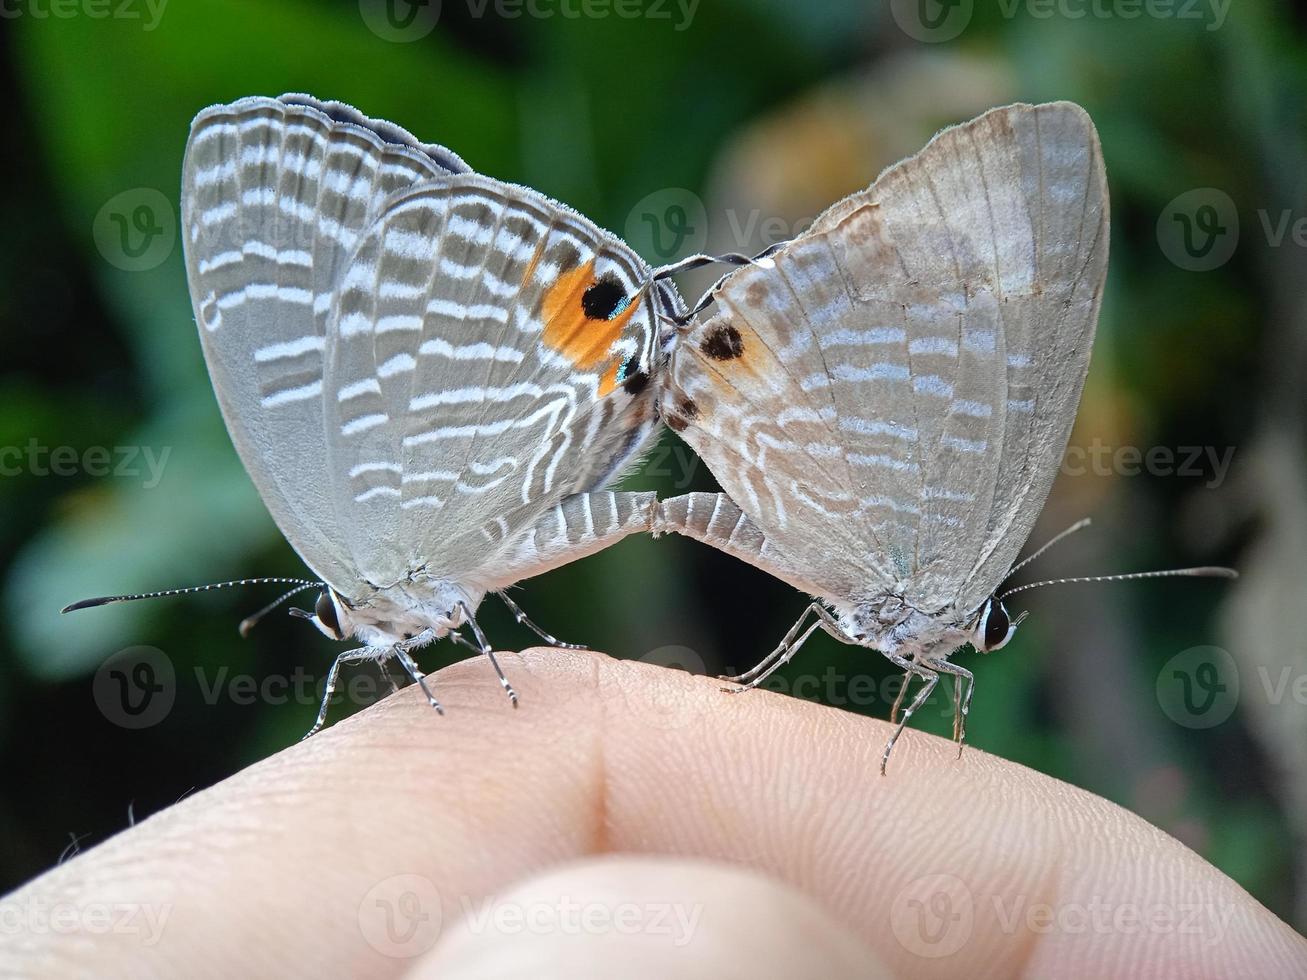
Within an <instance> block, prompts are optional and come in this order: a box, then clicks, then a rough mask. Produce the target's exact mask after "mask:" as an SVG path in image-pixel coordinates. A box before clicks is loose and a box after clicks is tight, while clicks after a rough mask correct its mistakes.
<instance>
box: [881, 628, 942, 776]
mask: <svg viewBox="0 0 1307 980" xmlns="http://www.w3.org/2000/svg"><path fill="white" fill-rule="evenodd" d="M886 656H887V657H888V658H889V660H890V662H891V663H892V664H894V666H896V667H898V668H900V669H902V670H904V671H906V672H908V673H911V674H915V675H916V676H918V677H920V678H921V679H922V681H923V682H924V683H923V684H922V685H921V690H919V691H918V692H917V695H916V697H914V698H913V699H912V702H911V703H910V704H909V705H908V707H907V709H906V710H905V711H904V712H903V718H902V719H901V720H900V721H899V724H898V727H897V728H895V729H894V734H893V735H891V736H890V737H889V741H888V742H886V743H885V754H884V755H882V756H881V758H880V774H881V775H882V776H883V775H885V766H886V764H888V762H889V754H890V752H892V751H893V750H894V743H895V742H897V741H898V740H899V736H900V735H902V734H903V729H905V728H907V727H908V722H909V721H910V720H911V719H912V715H913V714H914V713H915V712H916V710H917V709H918V708H920V707H921V706H922V705H923V704H925V703H926V700H927V699H928V698H929V697H930V696H931V694H933V693H934V691H935V685H936V684H938V683H939V674H938V673H936V672H935V671H934V670H932V669H931V668H930V666H929V665H928V664H918V663H913V662H912V661H910V660H907V659H905V658H903V657H900V656H898V655H897V654H886ZM905 686H906V684H905Z"/></svg>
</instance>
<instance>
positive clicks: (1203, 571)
mask: <svg viewBox="0 0 1307 980" xmlns="http://www.w3.org/2000/svg"><path fill="white" fill-rule="evenodd" d="M1238 577H1239V573H1238V572H1236V571H1235V570H1234V569H1233V568H1222V567H1220V566H1217V565H1203V566H1200V567H1198V568H1168V569H1164V570H1162V571H1159V572H1127V573H1126V574H1124V575H1086V576H1081V577H1079V578H1050V579H1047V580H1045V581H1043V582H1031V583H1029V584H1028V585H1018V586H1017V587H1016V588H1015V589H1008V590H1007V591H1006V592H1004V593H1002V594H1001V595H1000V596H999V597H998V598H999V600H1000V601H1001V600H1003V599H1006V598H1007V597H1008V596H1010V595H1016V594H1017V593H1018V592H1025V591H1026V590H1028V589H1039V588H1042V587H1044V586H1045V585H1070V584H1072V583H1080V582H1128V581H1130V580H1131V579H1137V578H1238Z"/></svg>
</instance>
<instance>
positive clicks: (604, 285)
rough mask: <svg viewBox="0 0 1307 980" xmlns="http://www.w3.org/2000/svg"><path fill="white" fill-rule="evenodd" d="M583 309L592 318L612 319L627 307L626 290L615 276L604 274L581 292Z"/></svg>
mask: <svg viewBox="0 0 1307 980" xmlns="http://www.w3.org/2000/svg"><path fill="white" fill-rule="evenodd" d="M581 309H582V310H583V311H584V312H585V315H586V316H587V317H588V318H589V319H591V320H611V319H612V318H613V317H614V316H616V315H617V314H618V313H620V312H622V310H624V309H626V291H625V290H624V289H623V288H622V284H621V283H620V282H618V281H617V279H616V278H615V277H613V276H612V275H607V276H604V277H603V278H602V279H600V280H599V281H598V282H596V283H595V284H594V285H593V286H591V287H590V288H589V289H587V290H586V291H585V292H584V293H582V294H581Z"/></svg>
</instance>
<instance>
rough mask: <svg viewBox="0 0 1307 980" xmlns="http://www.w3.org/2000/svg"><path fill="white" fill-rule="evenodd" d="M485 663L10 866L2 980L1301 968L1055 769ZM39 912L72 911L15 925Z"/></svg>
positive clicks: (833, 717) (1274, 940)
mask: <svg viewBox="0 0 1307 980" xmlns="http://www.w3.org/2000/svg"><path fill="white" fill-rule="evenodd" d="M502 662H503V664H504V668H505V670H506V671H507V672H508V674H509V676H510V677H511V678H512V679H513V682H514V684H515V685H516V686H517V688H518V690H519V691H520V692H521V695H522V703H521V706H520V708H519V709H518V710H516V711H513V710H512V709H511V708H509V706H508V704H507V701H506V699H505V698H504V695H503V691H502V690H501V689H500V687H499V685H498V684H497V683H496V682H495V679H494V676H493V674H492V672H491V671H490V668H489V666H488V665H487V664H486V663H485V662H484V660H483V659H481V658H474V659H472V660H469V661H465V662H463V663H460V664H458V665H455V666H453V667H450V668H448V669H447V670H444V671H441V672H440V673H439V674H437V675H435V677H434V682H435V685H436V687H435V689H436V690H437V691H438V692H439V694H440V697H441V699H442V701H443V702H444V704H445V705H446V708H447V714H446V715H445V717H443V718H440V717H437V716H436V715H435V714H434V712H432V711H431V709H430V708H429V707H428V706H427V705H426V703H425V701H424V700H422V698H421V696H420V692H418V691H417V690H416V689H415V688H412V687H410V688H406V689H405V690H403V691H402V692H400V693H399V694H397V695H394V696H392V697H388V698H386V699H385V700H383V701H382V702H380V703H378V704H377V705H375V706H373V707H371V708H369V709H368V710H366V711H363V712H361V713H359V714H357V715H355V716H354V717H352V718H349V719H346V720H344V721H342V722H340V723H338V724H336V725H334V726H332V727H330V728H328V729H326V730H325V731H323V732H322V733H321V734H319V735H316V736H314V737H313V738H311V739H309V740H308V741H306V742H303V743H301V744H298V745H293V746H291V747H289V748H287V749H286V750H284V751H283V752H280V753H278V754H277V755H275V756H273V757H271V758H269V759H266V760H264V761H262V762H260V763H258V764H256V765H253V766H251V767H250V768H248V769H246V770H244V771H243V772H240V773H237V774H236V775H235V776H232V777H231V778H230V779H228V780H226V781H224V782H222V783H220V784H218V785H217V786H214V787H212V788H211V789H208V790H206V791H204V792H201V793H197V794H195V795H193V796H191V797H188V798H187V799H185V800H183V801H182V802H180V803H178V804H177V805H175V806H173V807H171V808H169V809H167V810H165V811H163V812H161V813H159V814H156V815H154V816H152V817H150V818H149V819H147V820H144V821H143V822H141V823H139V824H137V825H136V826H135V827H133V828H131V829H129V830H126V831H124V832H123V833H121V834H119V835H118V836H116V837H114V838H112V839H110V840H108V841H106V842H105V843H103V844H101V845H100V846H98V847H95V848H94V849H92V850H89V851H87V852H85V853H82V854H80V855H79V856H77V857H75V858H73V859H72V860H70V861H67V862H66V863H64V864H63V865H60V866H59V867H56V868H53V869H52V870H50V871H49V872H47V873H46V874H44V875H42V876H41V877H39V878H37V879H36V880H34V881H32V882H30V883H29V884H27V885H26V886H24V887H23V888H21V889H19V890H18V891H17V892H15V893H13V894H12V895H10V896H8V897H7V898H6V899H4V900H3V901H0V911H4V912H5V917H6V919H5V921H4V922H3V925H4V928H2V929H0V975H4V976H8V975H20V974H21V975H41V976H54V977H58V976H76V975H84V974H86V975H95V976H100V977H114V976H124V977H126V976H132V977H154V976H158V977H169V976H182V975H185V976H193V977H205V976H213V977H224V976H253V977H261V976H268V977H282V976H290V975H300V976H355V977H399V976H403V977H437V976H439V977H446V978H449V977H453V978H464V977H466V978H472V977H478V978H482V977H491V978H493V977H538V976H567V977H590V976H593V977H610V976H617V975H621V976H629V977H638V978H642V977H651V978H652V977H666V976H688V977H695V978H697V977H748V978H750V980H759V978H771V977H777V978H780V977H792V976H804V975H806V976H822V977H825V978H830V980H841V978H844V977H882V976H911V977H949V976H959V975H966V976H975V977H984V976H996V977H1023V976H1024V977H1060V976H1086V977H1106V976H1112V977H1150V978H1156V977H1184V978H1192V977H1221V978H1232V977H1249V978H1259V980H1260V978H1267V977H1277V978H1283V977H1307V941H1304V939H1303V938H1302V937H1300V936H1298V935H1297V934H1296V933H1294V932H1293V931H1292V930H1291V929H1289V927H1288V926H1286V925H1285V924H1284V923H1282V922H1280V921H1279V920H1278V919H1277V918H1275V917H1274V916H1273V915H1271V914H1270V913H1269V912H1268V911H1267V910H1266V909H1265V908H1263V907H1262V906H1261V905H1259V904H1258V903H1257V902H1256V901H1255V900H1254V899H1252V898H1251V897H1250V896H1249V895H1248V894H1247V893H1246V892H1244V891H1243V890H1242V889H1241V888H1239V887H1238V886H1237V885H1236V884H1234V883H1233V882H1232V881H1231V880H1230V879H1228V878H1227V877H1225V876H1224V875H1223V874H1221V872H1219V871H1217V870H1216V869H1215V868H1213V867H1212V866H1211V865H1209V864H1207V863H1206V862H1204V861H1203V860H1202V859H1201V858H1199V857H1198V856H1197V855H1196V854H1194V853H1193V852H1192V851H1190V850H1188V849H1187V848H1185V847H1184V846H1183V845H1182V844H1180V843H1179V842H1178V841H1176V840H1174V839H1172V838H1171V837H1169V836H1167V835H1166V834H1164V833H1162V832H1161V831H1159V830H1157V829H1155V828H1154V827H1152V826H1150V825H1148V824H1146V823H1145V822H1143V821H1142V820H1140V819H1139V818H1138V817H1136V816H1134V815H1133V814H1131V813H1129V812H1127V811H1125V810H1123V809H1121V808H1119V807H1117V806H1115V805H1113V804H1111V803H1108V802H1107V801H1105V800H1103V799H1101V798H1099V797H1096V796H1093V795H1091V794H1089V793H1085V792H1083V791H1081V790H1078V789H1076V788H1075V787H1073V786H1069V785H1067V784H1065V783H1061V782H1058V781H1056V780H1053V779H1050V778H1048V777H1046V776H1043V775H1041V774H1039V773H1037V772H1033V771H1031V770H1029V769H1025V768H1022V767H1021V766H1017V765H1014V764H1013V763H1010V762H1006V761H1004V760H1003V759H999V758H996V757H994V756H991V755H987V754H985V753H984V752H982V751H979V750H977V749H974V748H969V749H968V750H967V751H966V753H965V754H964V755H963V757H962V758H961V759H958V757H957V750H956V747H955V746H954V745H953V744H952V743H950V742H948V741H946V740H942V739H939V738H935V737H932V736H929V735H926V734H924V733H922V732H918V731H909V732H908V733H907V734H906V735H905V736H904V737H903V738H902V739H901V740H900V741H899V743H898V745H897V747H896V748H895V754H894V757H893V760H892V762H891V765H890V769H889V774H888V775H887V776H885V777H882V776H880V775H879V774H878V772H877V768H878V766H879V762H880V753H881V751H882V748H883V746H884V743H885V739H886V738H887V737H888V736H889V734H890V731H891V728H890V726H889V725H888V724H887V723H885V722H882V721H874V720H868V719H866V718H861V717H857V716H854V715H852V714H849V713H847V712H842V711H838V710H835V709H831V708H826V707H822V706H820V705H816V704H812V703H809V702H806V701H802V700H797V699H792V698H787V697H784V696H781V695H778V694H773V693H771V692H768V691H762V690H760V691H753V692H750V693H748V694H746V695H740V696H735V697H731V696H727V695H725V694H722V693H721V692H720V691H719V690H718V682H716V681H713V680H711V679H708V678H703V677H692V676H689V675H687V674H685V673H682V672H679V671H673V670H666V669H662V668H658V667H653V666H649V665H645V664H639V663H629V662H620V661H615V660H612V659H609V658H607V657H604V656H602V655H599V654H594V653H588V652H574V651H561V650H543V649H537V650H528V651H525V652H524V653H522V654H504V655H503V659H502ZM122 903H133V907H135V906H137V905H141V904H144V906H145V907H146V908H147V909H148V910H150V912H151V914H155V915H157V914H159V912H160V910H163V911H164V912H165V913H166V918H165V920H164V921H163V924H162V926H161V929H160V930H159V931H158V933H157V935H155V936H153V937H152V939H151V940H150V941H151V943H152V944H151V945H146V941H147V940H146V937H145V936H144V934H143V932H142V931H141V930H140V929H137V930H134V931H129V930H127V929H118V930H107V931H106V929H105V928H104V927H100V928H93V927H92V926H91V925H90V922H91V919H90V912H89V910H91V909H93V908H99V907H102V906H105V905H107V906H109V907H111V908H113V909H118V908H120V907H122ZM52 907H62V908H64V909H70V908H71V909H74V910H76V912H75V913H68V912H65V913H64V914H76V915H79V916H80V917H81V919H80V921H81V922H82V924H83V925H82V927H81V928H79V929H74V930H73V931H72V932H69V931H68V930H66V929H65V930H64V931H63V933H62V934H56V933H55V931H54V930H53V929H50V928H43V929H34V928H25V927H18V928H16V927H15V926H14V924H13V921H11V920H12V916H13V915H14V914H15V913H14V912H13V911H12V910H18V912H19V913H22V914H26V913H25V912H24V910H31V909H36V908H52ZM397 909H398V910H400V914H401V918H397V919H392V923H399V928H397V929H393V930H392V931H391V932H389V933H388V932H387V930H386V920H385V916H386V914H387V913H390V914H391V915H394V914H395V912H396V910H397ZM5 910H10V911H5ZM133 922H134V923H135V924H136V925H138V926H139V925H140V923H141V918H140V917H139V916H138V917H137V918H136V919H135V920H133Z"/></svg>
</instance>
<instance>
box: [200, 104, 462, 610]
mask: <svg viewBox="0 0 1307 980" xmlns="http://www.w3.org/2000/svg"><path fill="white" fill-rule="evenodd" d="M467 169H468V168H467V165H466V164H465V163H463V161H462V160H460V159H459V158H458V157H457V156H456V155H455V154H453V153H451V152H450V151H448V150H446V149H443V148H442V147H438V146H431V145H427V144H423V143H420V142H418V140H416V139H415V138H414V137H413V136H411V135H410V134H409V133H407V132H405V131H404V130H402V129H400V128H399V127H398V126H394V125H392V124H390V123H385V122H380V121H376V120H371V119H368V118H367V117H365V116H363V115H361V114H360V113H358V112H356V111H355V110H353V109H351V108H349V107H348V106H344V105H342V104H340V103H333V102H318V101H316V100H314V99H312V98H310V97H309V96H303V95H286V96H282V97H281V98H279V99H270V98H247V99H241V100H240V101H238V102H235V103H232V104H231V105H220V106H213V107H212V108H209V109H206V110H205V111H203V112H201V113H200V114H199V115H198V116H197V117H196V118H195V121H194V122H193V123H192V126H191V134H190V139H189V141H188V142H187V147H186V160H185V165H184V168H183V182H182V227H183V228H184V242H185V253H186V272H187V278H188V280H189V283H190V291H191V298H192V302H193V304H194V309H195V316H196V320H197V322H198V325H199V333H200V339H201V342H202V344H203V348H204V356H205V360H206V362H207V363H208V367H209V373H210V375H211V376H212V378H213V386H214V390H215V392H216V393H217V397H218V403H219V405H220V406H221V408H222V414H223V418H224V419H225V420H226V423H227V428H228V430H229V431H230V433H231V436H232V441H233V442H234V443H235V445H236V450H237V452H238V453H239V454H240V457H241V460H242V462H243V463H244V464H245V468H246V470H248V471H249V474H250V476H251V478H252V479H253V480H254V483H255V485H256V486H257V487H258V489H259V492H260V494H261V495H262V497H263V500H264V503H265V504H266V505H267V507H268V510H269V511H270V512H271V513H272V516H273V519H274V520H275V521H276V522H277V525H278V527H280V528H281V531H282V533H283V534H284V535H285V536H286V538H287V540H288V541H289V542H290V543H291V545H292V546H293V547H294V548H295V549H296V551H298V552H299V554H300V555H301V557H303V559H304V560H305V562H306V563H307V564H308V565H309V566H310V567H311V568H312V569H313V570H314V571H315V572H316V573H317V574H318V575H320V576H322V577H323V578H324V579H325V580H326V581H328V582H330V583H332V584H333V585H335V586H337V587H339V588H340V589H341V590H342V591H344V592H348V591H349V590H350V583H356V582H358V581H359V577H360V571H359V568H358V567H357V564H356V563H355V561H354V560H353V559H352V558H351V557H350V556H349V554H347V553H346V552H345V550H344V549H343V548H342V546H341V543H340V542H341V541H342V540H343V534H342V531H343V527H342V523H341V522H342V519H344V518H345V517H346V515H343V514H341V513H340V512H338V510H337V509H336V507H335V506H334V501H333V498H332V497H331V493H330V488H331V479H330V467H331V465H332V459H331V456H330V452H329V448H328V444H327V431H326V428H325V426H324V419H323V405H322V398H321V396H320V389H321V385H322V374H323V364H324V358H325V354H326V334H327V320H328V315H329V312H330V304H331V299H332V296H333V295H334V291H335V287H336V284H337V282H338V280H339V278H340V274H341V271H342V268H343V266H344V263H345V260H346V259H347V257H348V256H349V254H350V253H351V251H352V250H353V248H354V247H355V245H356V242H357V238H358V236H359V235H360V234H361V233H362V232H363V230H364V229H365V228H366V227H368V226H369V225H370V224H371V223H372V221H373V220H374V219H375V218H376V216H377V214H378V213H379V211H380V208H381V206H382V204H383V202H384V201H385V200H386V199H387V198H388V197H389V196H390V195H391V194H393V193H395V192H396V191H399V190H401V189H403V188H406V187H409V186H412V185H414V184H416V183H419V182H421V181H425V180H430V179H432V178H435V177H441V176H444V175H447V174H450V173H462V172H466V171H467Z"/></svg>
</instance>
